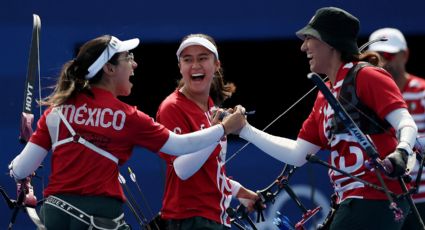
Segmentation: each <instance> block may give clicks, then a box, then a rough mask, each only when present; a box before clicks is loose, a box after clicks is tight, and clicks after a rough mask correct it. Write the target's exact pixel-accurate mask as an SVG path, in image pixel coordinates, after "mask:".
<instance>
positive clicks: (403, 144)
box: [385, 108, 418, 155]
mask: <svg viewBox="0 0 425 230" xmlns="http://www.w3.org/2000/svg"><path fill="white" fill-rule="evenodd" d="M385 119H386V120H387V121H388V122H389V123H390V124H391V126H392V127H394V129H395V130H396V132H397V139H398V145H397V148H403V149H404V150H406V151H407V152H408V153H409V155H410V154H411V153H412V148H413V146H415V142H416V136H417V133H418V128H417V126H416V124H415V121H414V120H413V118H412V116H411V115H410V113H409V112H408V111H407V109H404V108H401V109H396V110H394V111H392V112H390V113H389V114H388V115H387V116H386V117H385Z"/></svg>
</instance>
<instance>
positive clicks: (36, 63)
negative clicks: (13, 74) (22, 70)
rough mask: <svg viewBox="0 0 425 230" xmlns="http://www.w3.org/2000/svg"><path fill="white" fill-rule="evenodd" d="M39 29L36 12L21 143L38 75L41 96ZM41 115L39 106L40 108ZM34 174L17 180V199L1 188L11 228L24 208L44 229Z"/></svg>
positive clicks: (27, 135) (30, 119) (30, 116)
mask: <svg viewBox="0 0 425 230" xmlns="http://www.w3.org/2000/svg"><path fill="white" fill-rule="evenodd" d="M40 29H41V20H40V17H39V16H38V15H36V14H33V28H32V37H31V46H30V53H29V61H28V72H27V78H26V81H25V89H24V103H23V111H22V115H21V127H20V135H19V141H20V142H21V143H23V144H25V143H26V142H28V140H29V138H30V137H31V134H32V133H33V129H32V123H33V121H34V114H33V113H32V102H33V98H34V86H35V79H36V76H37V75H38V79H39V85H38V88H39V97H40V98H41V90H40V56H39V55H40V54H39V40H40V39H39V36H40ZM40 116H41V108H40ZM34 176H35V173H33V174H32V175H30V176H28V177H26V178H25V179H23V180H20V181H18V182H17V199H16V201H15V200H11V199H10V198H9V196H8V195H7V193H6V192H5V191H4V189H3V188H1V190H0V191H1V194H2V196H3V198H4V199H5V200H6V203H7V204H8V206H9V208H11V209H13V213H12V217H11V220H10V223H9V228H8V229H12V226H13V224H14V222H15V220H16V216H17V214H18V212H19V210H21V209H24V210H26V212H27V213H28V216H29V217H30V219H31V220H32V221H33V222H34V224H35V225H36V226H37V228H38V229H42V230H44V229H46V228H45V226H44V225H43V223H42V222H41V220H40V218H39V216H38V215H37V211H36V209H35V208H36V206H37V198H36V196H35V195H34V189H33V186H32V185H31V180H32V178H33V177H34Z"/></svg>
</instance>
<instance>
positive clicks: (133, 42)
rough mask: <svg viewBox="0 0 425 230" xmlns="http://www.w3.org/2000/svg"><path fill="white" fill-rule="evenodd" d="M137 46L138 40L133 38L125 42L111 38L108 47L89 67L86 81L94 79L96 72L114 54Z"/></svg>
mask: <svg viewBox="0 0 425 230" xmlns="http://www.w3.org/2000/svg"><path fill="white" fill-rule="evenodd" d="M138 45H139V39H138V38H133V39H130V40H126V41H120V40H119V39H118V38H116V37H114V36H111V41H109V44H108V46H107V47H106V48H105V50H104V51H103V52H102V54H100V56H99V57H98V58H97V60H96V61H95V62H94V63H93V64H92V65H91V66H90V67H89V69H88V72H89V73H88V74H87V75H86V79H90V78H92V77H94V76H95V75H96V74H97V72H99V70H100V69H102V67H103V66H104V65H105V64H106V63H107V62H108V61H109V60H110V59H111V58H112V56H114V54H116V53H120V52H124V51H128V50H132V49H134V48H136V47H137V46H138Z"/></svg>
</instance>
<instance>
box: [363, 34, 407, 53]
mask: <svg viewBox="0 0 425 230" xmlns="http://www.w3.org/2000/svg"><path fill="white" fill-rule="evenodd" d="M380 38H387V39H388V40H387V41H378V42H375V43H372V44H370V45H369V50H371V51H377V52H387V53H398V52H400V51H404V50H407V43H406V39H405V38H404V36H403V34H402V33H401V32H400V30H398V29H394V28H382V29H379V30H376V31H375V32H373V33H372V34H371V35H370V37H369V41H372V40H375V39H380Z"/></svg>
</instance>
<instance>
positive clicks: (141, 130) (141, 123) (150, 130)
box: [130, 109, 170, 152]
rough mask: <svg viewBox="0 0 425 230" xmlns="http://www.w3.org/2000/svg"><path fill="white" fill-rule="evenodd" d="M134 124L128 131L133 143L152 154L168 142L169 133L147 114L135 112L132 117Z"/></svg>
mask: <svg viewBox="0 0 425 230" xmlns="http://www.w3.org/2000/svg"><path fill="white" fill-rule="evenodd" d="M132 117H133V119H134V122H131V123H130V124H133V125H130V129H133V131H132V132H131V133H133V134H135V135H134V136H133V140H134V143H135V144H136V145H140V146H142V147H145V148H147V149H149V150H150V151H152V152H158V151H159V150H160V149H161V148H162V146H163V145H164V144H165V142H166V141H167V140H168V137H169V135H170V134H169V131H168V129H166V128H165V127H164V126H163V125H161V124H159V123H157V122H155V121H154V119H153V118H152V117H150V116H148V115H147V114H145V113H143V112H141V111H139V110H137V109H136V110H135V112H134V113H133V115H132Z"/></svg>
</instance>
